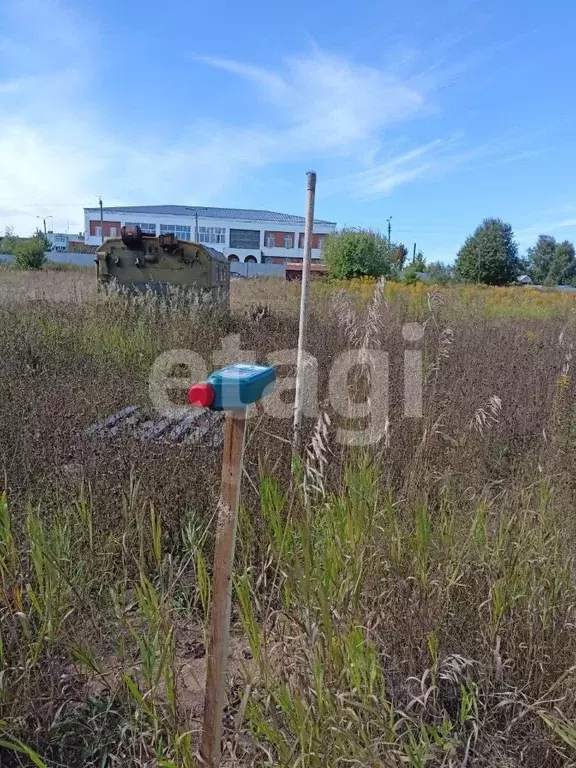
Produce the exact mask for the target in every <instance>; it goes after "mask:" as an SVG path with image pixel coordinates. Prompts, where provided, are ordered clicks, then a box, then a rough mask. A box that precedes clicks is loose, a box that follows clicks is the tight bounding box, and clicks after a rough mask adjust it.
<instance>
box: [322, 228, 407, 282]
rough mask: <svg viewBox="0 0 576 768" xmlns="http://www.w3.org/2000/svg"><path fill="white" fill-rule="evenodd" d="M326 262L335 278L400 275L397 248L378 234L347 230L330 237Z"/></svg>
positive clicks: (327, 243) (325, 246)
mask: <svg viewBox="0 0 576 768" xmlns="http://www.w3.org/2000/svg"><path fill="white" fill-rule="evenodd" d="M324 261H325V262H326V265H327V266H328V270H329V273H330V276H331V277H336V278H344V279H349V278H352V277H363V276H365V275H367V276H371V277H380V276H381V275H384V276H386V277H391V276H393V275H397V274H398V271H399V270H398V251H397V246H395V245H394V244H389V243H388V240H387V239H386V238H385V237H382V235H380V234H379V233H378V232H372V231H369V230H363V229H345V230H342V231H341V232H338V233H337V234H335V235H330V236H329V237H328V238H327V239H326V243H325V245H324Z"/></svg>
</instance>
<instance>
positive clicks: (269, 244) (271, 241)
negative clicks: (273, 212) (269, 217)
mask: <svg viewBox="0 0 576 768" xmlns="http://www.w3.org/2000/svg"><path fill="white" fill-rule="evenodd" d="M275 247H276V238H275V237H274V235H266V248H275Z"/></svg>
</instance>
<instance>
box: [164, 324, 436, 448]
mask: <svg viewBox="0 0 576 768" xmlns="http://www.w3.org/2000/svg"><path fill="white" fill-rule="evenodd" d="M402 337H403V339H404V341H405V342H406V343H407V345H410V346H409V347H407V348H406V349H405V350H404V365H403V368H404V370H403V378H404V416H405V417H406V418H412V419H414V418H420V417H421V416H422V400H423V396H422V392H423V368H422V351H421V349H418V348H416V347H415V346H414V345H415V344H417V343H418V342H420V341H422V339H423V338H424V326H423V325H422V324H420V323H405V324H404V326H403V327H402ZM297 355H298V351H297V350H296V349H281V350H277V351H274V352H270V353H269V354H268V355H267V356H266V361H265V362H266V364H267V365H271V366H274V367H275V368H276V370H277V371H278V370H279V369H282V368H287V369H292V370H293V371H295V369H296V360H297ZM210 362H211V365H210V369H211V370H214V369H217V368H224V367H225V366H227V365H231V364H233V363H256V362H257V360H256V352H255V351H254V350H245V349H242V346H241V343H240V336H239V335H237V334H231V335H229V336H225V337H224V338H223V339H222V341H221V348H220V349H218V350H215V351H214V353H213V354H212V358H211V361H210ZM208 368H209V366H208V363H207V361H206V359H205V358H204V357H202V355H200V354H198V353H197V352H194V351H193V350H189V349H171V350H169V351H168V352H164V353H163V354H161V355H160V356H159V357H158V358H156V360H155V361H154V365H153V366H152V369H151V371H150V377H149V391H150V399H151V402H152V405H153V406H154V408H155V409H156V410H157V411H158V412H159V413H161V414H162V415H164V416H175V415H184V414H185V413H187V412H189V411H190V410H191V409H192V406H189V405H186V406H184V405H175V404H174V402H173V395H174V393H175V392H176V391H180V392H182V391H184V390H188V389H189V388H190V387H191V386H192V385H193V384H195V383H196V382H199V381H205V379H206V378H207V377H208V373H209V370H208ZM388 384H389V355H388V352H386V351H385V350H382V349H366V348H359V349H349V350H346V351H344V352H342V353H341V354H339V355H338V356H337V357H336V358H335V359H334V361H333V362H332V365H331V367H330V372H329V378H328V397H327V398H326V399H327V401H328V404H329V406H330V408H331V409H332V410H333V411H334V412H335V413H336V414H338V415H339V416H340V417H342V419H343V420H344V421H345V422H346V424H347V425H351V424H353V423H354V422H359V421H362V422H363V423H364V426H362V428H357V429H354V428H350V426H348V427H346V428H343V427H342V428H340V429H338V431H337V434H336V440H337V441H338V442H340V443H342V444H347V445H357V446H360V445H371V444H374V443H377V442H378V441H379V440H381V439H382V437H383V436H384V435H385V434H386V431H387V428H388V404H389V403H388ZM295 389H296V378H295V376H294V375H285V376H282V375H281V374H279V375H278V376H277V379H276V385H275V387H274V389H273V391H272V392H271V393H270V394H269V395H268V396H267V397H265V398H263V399H262V401H261V402H260V403H258V404H255V405H251V406H250V407H249V409H248V412H247V417H248V418H250V417H251V416H253V415H254V414H256V413H258V411H259V409H261V412H262V411H263V412H264V413H265V414H267V415H268V416H272V417H274V418H276V419H286V420H291V419H293V418H294V403H293V395H292V398H290V396H289V394H288V395H287V394H286V393H293V392H294V391H295ZM303 389H304V403H303V414H304V416H305V417H309V418H314V419H317V418H318V415H319V413H320V398H319V393H318V361H317V359H316V358H315V357H314V356H313V355H310V354H308V353H306V354H305V366H304V387H303ZM352 389H353V390H354V391H352ZM359 393H361V395H362V397H363V399H362V400H360V401H358V400H357V398H358V395H359ZM324 400H325V398H323V401H324Z"/></svg>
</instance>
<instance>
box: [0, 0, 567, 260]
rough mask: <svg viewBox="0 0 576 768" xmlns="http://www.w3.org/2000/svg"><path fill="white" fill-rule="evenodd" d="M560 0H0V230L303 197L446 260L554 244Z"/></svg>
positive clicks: (562, 99)
mask: <svg viewBox="0 0 576 768" xmlns="http://www.w3.org/2000/svg"><path fill="white" fill-rule="evenodd" d="M575 33H576V4H575V3H574V2H573V0H572V1H569V0H553V2H551V3H547V4H543V3H542V2H535V0H523V2H517V1H516V0H499V1H496V0H476V1H474V0H472V1H470V0H437V2H430V1H429V0H404V2H403V3H398V2H395V3H389V2H383V1H382V0H380V2H378V1H377V0H365V1H364V2H362V0H361V1H360V2H358V3H356V4H351V3H349V2H346V3H345V2H343V0H331V2H319V0H316V2H304V0H291V2H289V3H271V2H264V1H260V0H258V1H256V0H246V2H243V3H232V2H222V0H214V1H213V2H204V3H195V2H184V0H164V2H162V3H157V2H152V0H138V2H136V0H98V1H96V0H82V2H78V1H76V2H72V0H1V1H0V229H2V230H3V229H4V227H5V226H6V225H13V226H15V227H16V228H17V230H18V231H19V232H21V233H26V232H29V231H31V230H32V229H33V228H34V227H35V226H36V225H37V224H38V219H37V218H36V217H37V216H48V215H52V216H53V217H54V218H53V222H54V228H55V229H57V230H64V231H65V230H66V229H67V228H69V229H70V231H71V232H74V231H78V230H79V229H81V228H82V207H83V206H85V205H86V206H89V205H94V204H96V203H97V200H98V196H99V195H102V197H103V198H104V201H105V203H106V204H108V205H120V204H123V203H130V204H133V205H137V204H154V203H159V204H160V203H170V204H180V203H182V204H198V205H226V206H237V207H246V208H249V207H253V208H269V209H272V210H279V211H284V212H288V213H301V212H303V211H304V194H305V172H306V171H307V170H309V169H314V170H316V171H317V173H318V195H317V205H316V214H317V216H318V217H320V218H326V219H330V220H334V221H337V222H338V223H339V224H340V225H349V226H370V227H373V228H378V229H384V228H385V226H386V219H387V218H388V217H389V216H392V233H393V238H394V239H396V240H399V241H402V242H404V243H406V245H408V246H409V247H410V248H411V247H412V243H413V242H417V244H418V247H419V248H421V249H422V250H423V252H424V254H425V256H426V257H427V258H429V259H441V260H443V261H451V260H452V259H453V258H454V256H455V253H456V251H457V250H458V248H459V246H460V245H461V244H462V242H463V240H464V239H465V237H466V235H467V234H469V233H470V232H471V231H472V230H473V229H474V228H475V226H476V225H477V224H478V223H480V221H481V220H482V219H483V218H484V217H486V216H499V217H501V218H503V219H505V220H507V221H509V222H510V223H511V224H512V226H513V228H514V231H515V233H516V237H517V240H518V242H519V243H520V246H521V248H522V249H524V248H525V247H526V246H528V245H530V244H531V243H532V242H533V241H534V240H535V239H536V237H537V235H538V234H539V233H541V232H542V233H550V234H553V235H555V236H557V237H559V238H562V239H564V238H568V239H574V240H576V181H575V179H576V152H575V147H576V99H575V98H574V93H575V87H574V82H575V75H576V55H575V54H574V40H575V39H576V35H575Z"/></svg>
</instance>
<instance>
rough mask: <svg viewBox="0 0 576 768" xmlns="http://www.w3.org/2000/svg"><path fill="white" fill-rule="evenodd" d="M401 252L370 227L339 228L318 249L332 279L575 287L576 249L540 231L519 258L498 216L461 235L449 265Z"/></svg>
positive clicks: (403, 249) (509, 230)
mask: <svg viewBox="0 0 576 768" xmlns="http://www.w3.org/2000/svg"><path fill="white" fill-rule="evenodd" d="M407 256H408V250H407V248H406V247H405V246H404V245H403V244H402V243H391V242H389V241H388V239H387V238H386V237H385V236H383V235H382V234H380V233H379V232H376V231H373V230H363V229H345V230H342V231H341V232H338V233H336V234H334V235H330V236H329V237H328V238H327V240H326V244H325V247H324V259H325V261H326V264H327V266H328V269H329V273H330V275H331V276H332V277H335V278H347V279H349V278H352V277H362V276H373V277H378V276H384V277H389V278H391V279H393V280H404V282H406V283H414V282H417V281H418V280H421V279H425V280H427V281H429V282H434V283H439V284H445V283H449V282H469V283H484V284H486V285H510V284H511V283H514V282H516V281H517V280H518V278H519V277H520V276H521V275H528V276H529V277H530V279H531V280H532V282H533V283H535V284H537V285H546V286H554V285H574V286H576V253H575V250H574V245H573V244H572V243H571V242H569V241H568V240H564V241H562V242H557V241H556V240H555V239H554V238H553V237H552V236H550V235H540V237H539V238H538V240H537V242H536V244H535V245H534V246H533V247H531V248H528V250H527V252H526V255H525V256H524V257H522V256H520V254H519V250H518V245H517V243H516V241H515V239H514V233H513V231H512V227H511V225H510V224H507V223H506V222H504V221H502V220H501V219H494V218H490V219H485V220H484V221H483V222H482V224H481V225H480V226H479V227H477V229H476V230H475V231H474V232H473V234H471V235H470V236H469V237H468V238H466V241H465V242H464V245H463V246H462V247H461V248H460V250H459V251H458V254H457V257H456V262H455V264H454V265H453V266H452V265H446V264H443V263H442V262H440V261H437V262H426V260H425V258H424V255H423V254H422V252H421V251H419V252H418V253H417V254H416V255H415V256H414V258H413V259H412V260H411V261H410V262H407Z"/></svg>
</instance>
